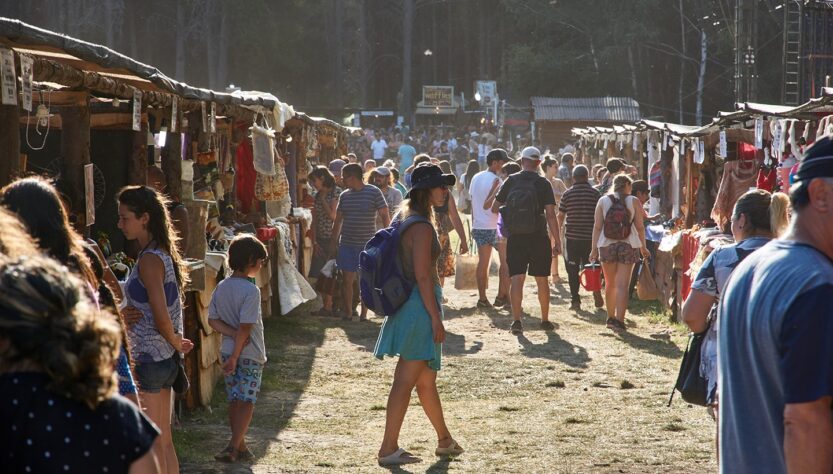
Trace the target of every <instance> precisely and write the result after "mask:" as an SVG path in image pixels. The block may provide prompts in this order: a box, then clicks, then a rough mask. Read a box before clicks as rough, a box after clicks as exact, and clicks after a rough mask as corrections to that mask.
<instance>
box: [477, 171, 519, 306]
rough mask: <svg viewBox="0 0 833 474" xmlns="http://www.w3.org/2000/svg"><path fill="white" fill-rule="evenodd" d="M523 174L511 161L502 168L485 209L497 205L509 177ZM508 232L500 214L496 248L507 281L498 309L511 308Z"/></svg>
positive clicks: (502, 274)
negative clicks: (507, 248)
mask: <svg viewBox="0 0 833 474" xmlns="http://www.w3.org/2000/svg"><path fill="white" fill-rule="evenodd" d="M520 172H521V165H519V164H518V163H517V162H515V161H510V162H508V163H505V164H504V165H503V166H502V167H501V168H500V174H498V177H499V178H500V183H495V185H494V186H493V187H492V191H491V192H490V193H489V197H488V198H486V202H485V203H483V209H488V210H490V211H491V210H492V205H493V204H494V203H495V198H496V197H497V193H498V191H500V184H502V183H504V182H506V179H507V178H509V176H511V175H513V174H515V173H520ZM506 235H507V232H506V229H505V228H504V225H503V217H502V216H501V215H500V213H498V216H497V237H496V238H495V242H496V243H495V248H496V249H497V253H498V260H500V267H499V269H498V277H499V278H500V280H501V281H505V282H506V284H505V285H504V288H503V290H504V292H501V291H498V296H497V297H496V298H495V303H494V306H495V307H496V308H506V307H507V306H509V307H510V309H511V306H510V304H509V264H508V263H507V261H506V241H507V238H506Z"/></svg>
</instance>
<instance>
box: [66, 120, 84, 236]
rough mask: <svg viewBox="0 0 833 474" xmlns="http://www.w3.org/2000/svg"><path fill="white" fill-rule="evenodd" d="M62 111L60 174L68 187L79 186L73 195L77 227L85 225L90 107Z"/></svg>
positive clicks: (82, 227) (75, 187) (74, 187)
mask: <svg viewBox="0 0 833 474" xmlns="http://www.w3.org/2000/svg"><path fill="white" fill-rule="evenodd" d="M60 115H61V124H62V125H61V126H62V129H61V157H62V159H61V178H62V179H64V180H65V181H66V183H67V186H68V187H69V189H75V190H78V192H77V193H75V195H74V196H71V198H72V209H73V213H74V214H75V215H76V216H77V218H78V229H87V213H86V202H87V201H86V195H85V193H84V165H86V164H89V163H90V109H89V108H88V107H87V106H83V107H65V108H63V109H62V110H61V111H60Z"/></svg>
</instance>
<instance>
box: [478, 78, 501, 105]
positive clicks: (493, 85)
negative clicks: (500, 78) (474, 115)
mask: <svg viewBox="0 0 833 474" xmlns="http://www.w3.org/2000/svg"><path fill="white" fill-rule="evenodd" d="M474 90H476V91H477V92H479V93H480V104H481V105H486V104H491V103H492V101H493V100H495V99H496V98H497V82H495V81H477V82H475V85H474Z"/></svg>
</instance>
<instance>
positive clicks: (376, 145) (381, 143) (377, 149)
mask: <svg viewBox="0 0 833 474" xmlns="http://www.w3.org/2000/svg"><path fill="white" fill-rule="evenodd" d="M387 148H388V143H387V142H386V141H385V140H374V141H373V143H371V144H370V149H371V150H373V159H374V160H381V159H382V158H384V157H385V150H387Z"/></svg>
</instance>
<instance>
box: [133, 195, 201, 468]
mask: <svg viewBox="0 0 833 474" xmlns="http://www.w3.org/2000/svg"><path fill="white" fill-rule="evenodd" d="M118 202H119V223H118V226H119V229H120V230H121V231H122V232H123V233H124V236H125V237H126V238H127V239H131V240H132V239H135V240H136V241H137V242H138V244H139V248H140V249H141V251H140V252H139V255H138V257H137V259H136V265H135V266H134V267H133V270H132V271H131V272H130V276H129V277H128V278H127V283H126V284H125V292H124V293H125V295H124V296H125V300H126V302H127V305H128V307H127V308H125V317H126V319H127V322H128V325H129V326H128V333H129V336H130V353H131V355H132V357H133V361H134V364H135V367H136V377H137V380H138V384H139V399H140V400H141V403H142V407H143V408H144V409H145V412H146V413H147V415H148V416H149V417H150V419H151V420H153V422H154V423H156V425H157V426H159V428H160V429H161V432H162V435H161V436H160V437H159V438H158V439H157V441H156V444H155V446H156V449H157V453H158V456H159V458H160V464H161V466H162V471H163V472H169V473H174V472H179V461H178V460H177V457H176V451H174V444H173V439H172V438H171V415H172V413H173V412H172V410H173V402H172V393H171V388H172V387H173V384H174V381H175V380H176V378H177V374H178V367H179V358H180V355H179V353H180V352H182V353H187V352H189V351H190V350H191V349H193V347H194V344H193V343H192V342H191V341H190V340H188V339H185V338H184V337H183V326H182V296H181V294H182V293H181V290H182V288H184V287H185V285H186V284H187V282H188V273H187V272H188V270H187V268H186V267H185V264H184V260H183V258H182V257H181V256H180V254H179V251H178V250H177V246H176V242H177V240H178V237H177V235H176V231H175V230H174V228H173V224H172V223H171V218H170V215H169V214H168V206H167V204H168V203H167V199H166V198H165V197H164V196H162V195H161V194H159V193H157V192H156V191H155V190H153V189H152V188H149V187H147V186H128V187H126V188H123V189H122V190H121V191H120V192H119V194H118Z"/></svg>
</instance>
